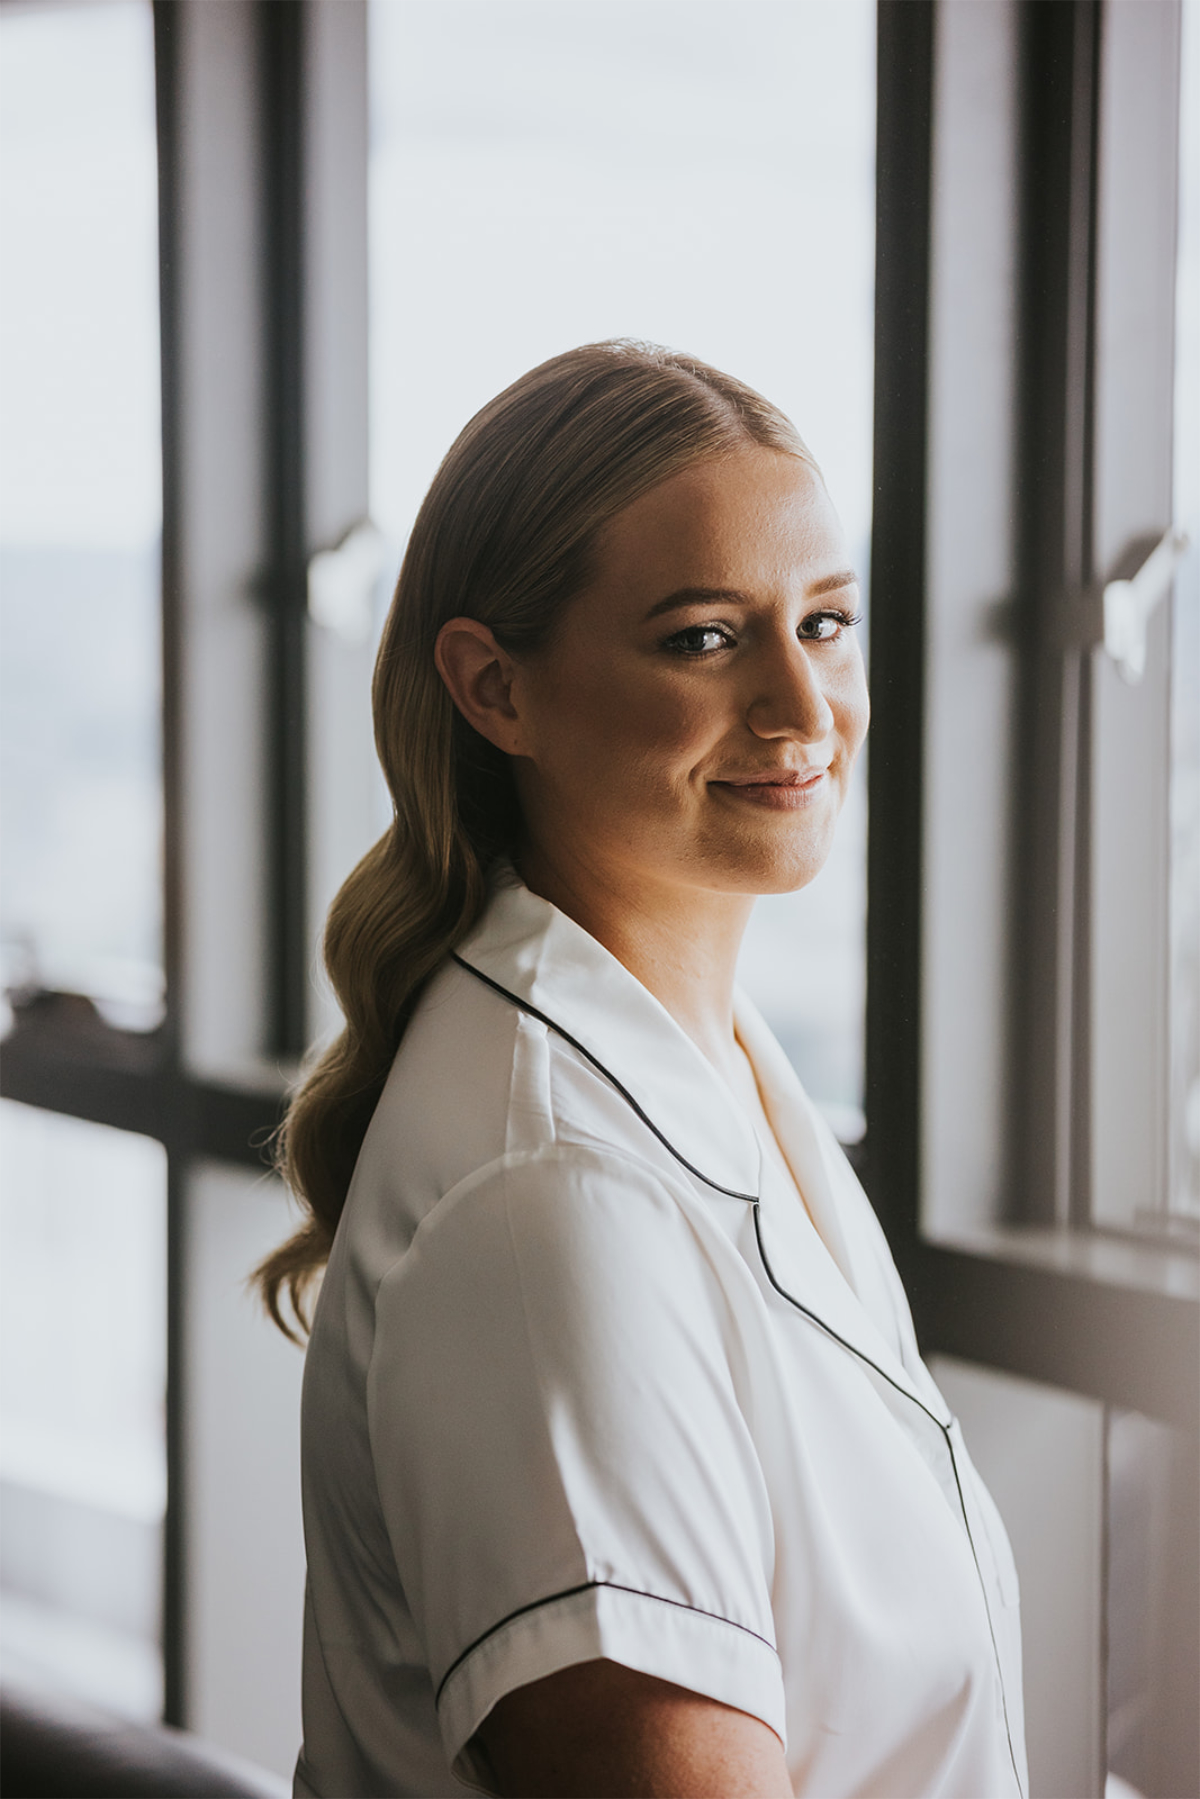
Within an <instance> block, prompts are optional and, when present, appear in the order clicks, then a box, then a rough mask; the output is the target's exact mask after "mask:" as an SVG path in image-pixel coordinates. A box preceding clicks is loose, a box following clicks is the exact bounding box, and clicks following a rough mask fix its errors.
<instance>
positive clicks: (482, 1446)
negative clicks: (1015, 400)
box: [260, 343, 1025, 1799]
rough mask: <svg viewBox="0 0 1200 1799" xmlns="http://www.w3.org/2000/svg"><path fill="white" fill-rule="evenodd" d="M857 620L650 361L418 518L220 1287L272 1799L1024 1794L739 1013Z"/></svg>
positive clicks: (777, 475) (811, 471) (814, 552)
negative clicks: (390, 805)
mask: <svg viewBox="0 0 1200 1799" xmlns="http://www.w3.org/2000/svg"><path fill="white" fill-rule="evenodd" d="M855 600H856V587H855V577H854V574H853V571H852V569H851V568H850V567H849V565H848V562H847V557H846V552H845V547H844V544H843V541H842V536H841V531H840V528H839V526H838V522H837V518H836V515H835V513H834V511H833V508H832V506H831V504H830V502H829V499H828V497H827V495H826V492H825V488H824V484H823V482H822V480H821V476H820V473H819V471H818V470H817V468H816V467H815V465H814V463H813V461H812V459H811V457H810V456H809V454H808V452H807V451H806V450H805V448H804V446H803V444H802V443H801V442H800V440H799V438H798V437H797V435H796V433H795V431H794V429H793V427H792V426H791V425H790V424H789V423H788V421H787V420H786V419H785V418H783V416H782V415H781V414H780V413H779V412H777V411H776V410H775V409H774V408H773V407H771V406H770V405H768V404H767V403H766V402H765V401H764V400H763V399H761V398H760V397H759V396H758V395H757V394H755V393H753V392H751V391H750V390H748V389H747V388H745V387H744V386H742V385H741V384H740V383H738V382H736V381H733V380H731V379H730V378H729V377H727V376H725V375H722V374H719V373H717V372H716V371H715V370H713V369H710V368H708V367H706V366H704V365H703V364H700V363H697V362H694V361H691V360H689V359H687V358H685V357H681V356H677V355H673V354H669V353H667V352H665V351H661V350H657V349H654V348H651V347H647V346H640V345H633V344H627V343H610V344H596V345H592V346H589V347H587V348H584V349H581V350H577V351H573V352H571V353H569V354H568V355H565V356H560V357H556V358H555V359H554V360H553V361H551V362H548V363H546V364H545V365H544V366H543V367H541V368H539V369H535V370H534V371H533V372H532V373H531V374H529V375H527V376H525V377H524V378H523V379H522V380H520V381H518V382H516V383H515V384H514V386H513V387H511V388H509V389H508V390H507V392H505V393H503V394H501V395H500V397H499V398H498V399H497V400H495V401H493V402H492V404H491V405H490V406H488V407H485V408H484V410H483V411H482V412H481V413H480V414H479V415H478V416H477V417H476V418H475V419H474V420H473V421H472V422H471V423H470V424H469V425H468V426H467V428H466V430H465V431H464V432H463V434H462V436H461V437H460V438H459V439H458V441H457V443H456V444H455V445H454V447H453V448H452V450H451V451H450V453H449V455H448V457H447V458H446V461H445V462H444V463H443V465H442V467H441V469H440V470H439V472H438V474H437V477H436V478H435V480H434V483H433V486H432V488H431V490H430V493H429V495H428V497H427V499H426V501H425V504H424V506H423V508H422V510H421V513H420V516H419V517H418V520H417V523H416V526H415V528H414V531H413V535H412V539H411V542H410V545H409V548H408V552H407V555H406V557H405V562H404V568H403V571H402V573H401V576H400V582H399V586H398V589H397V593H396V599H395V603H394V605H393V608H392V612H391V615H390V618H389V620H388V624H387V628H386V631H385V634H384V639H383V644H382V647H381V650H380V655H379V662H378V668H377V673H376V683H375V717H376V729H377V741H378V745H379V753H380V756H381V758H382V761H383V765H384V768H385V770H386V772H387V775H388V780H389V783H390V786H391V790H392V795H393V798H394V800H395V809H396V810H395V822H394V824H393V827H392V828H391V830H389V832H388V833H387V834H386V835H385V837H384V838H383V839H382V840H381V842H380V843H379V844H377V845H376V847H375V848H374V849H373V850H372V851H371V853H370V854H369V855H368V856H367V857H366V858H365V860H364V861H363V862H362V863H361V864H360V866H359V867H358V868H357V869H356V870H355V872H354V873H353V874H352V875H351V877H350V879H349V880H348V882H347V883H346V886H345V887H344V888H343V890H342V892H341V894H340V895H339V897H338V899H337V901H336V903H335V905H334V907H333V910H332V912H331V914H330V920H329V928H328V933H327V940H326V953H327V959H328V963H329V968H330V971H331V974H332V978H333V981H334V984H335V986H336V988H337V991H338V995H339V998H340V999H341V1002H342V1005H343V1008H344V1011H345V1015H346V1020H347V1023H346V1029H345V1032H344V1033H343V1035H342V1037H341V1038H340V1039H339V1040H338V1042H337V1043H336V1044H335V1045H334V1046H333V1048H332V1049H331V1050H330V1051H329V1052H328V1053H327V1055H326V1056H325V1058H324V1060H323V1061H322V1062H321V1063H320V1065H319V1066H318V1067H317V1069H316V1071H315V1072H314V1073H313V1074H312V1075H311V1076H310V1078H309V1080H308V1082H307V1084H306V1085H305V1087H304V1088H303V1089H302V1091H301V1092H300V1094H299V1096H298V1097H297V1099H296V1101H295V1103H294V1105H293V1107H292V1110H291V1113H290V1116H289V1119H288V1124H287V1131H286V1142H285V1152H286V1159H285V1172H286V1174H287V1176H288V1179H289V1180H290V1182H291V1184H292V1187H293V1189H294V1190H295V1191H296V1192H297V1193H298V1194H299V1195H300V1196H301V1197H302V1199H303V1200H304V1201H305V1202H306V1204H307V1206H308V1209H309V1216H308V1220H307V1222H306V1223H305V1225H304V1227H303V1228H302V1229H301V1230H300V1232H299V1233H298V1235H297V1236H296V1237H294V1238H293V1239H292V1241H291V1242H290V1243H288V1244H285V1245H284V1247H283V1248H282V1249H281V1250H280V1251H278V1252H277V1253H276V1254H275V1255H274V1256H273V1257H272V1258H270V1260H269V1261H268V1262H267V1263H266V1264H264V1267H263V1268H262V1270H260V1276H261V1279H262V1283H263V1287H264V1291H265V1294H266V1297H267V1300H268V1303H269V1305H270V1307H271V1309H272V1311H273V1312H274V1314H275V1316H276V1318H277V1320H279V1321H280V1322H282V1318H281V1314H280V1311H279V1303H280V1294H281V1291H282V1290H283V1289H284V1288H285V1287H286V1288H287V1289H288V1290H289V1291H290V1294H291V1298H292V1300H293V1302H294V1303H295V1304H296V1305H297V1306H298V1308H299V1309H300V1314H301V1317H302V1319H303V1300H304V1293H305V1288H306V1286H307V1284H308V1282H309V1280H310V1279H311V1277H312V1276H313V1274H314V1273H315V1272H316V1270H317V1269H318V1268H319V1267H320V1265H321V1264H322V1263H323V1262H324V1260H325V1258H326V1257H328V1267H327V1269H326V1272H325V1274H324V1278H323V1283H322V1288H321V1294H320V1300H319V1303H318V1305H317V1308H316V1315H315V1321H314V1324H313V1330H312V1338H311V1343H310V1347H309V1351H308V1365H307V1369H306V1375H305V1391H304V1419H303V1430H304V1501H305V1529H306V1538H307V1547H308V1558H309V1591H308V1603H307V1608H306V1635H305V1652H304V1716H305V1741H304V1748H303V1751H302V1753H301V1757H300V1762H299V1765H298V1769H297V1791H298V1792H299V1793H301V1794H308V1793H314V1794H322V1795H342V1796H344V1795H351V1794H353V1795H365V1794H399V1793H411V1794H422V1795H433V1794H442V1793H451V1792H455V1791H459V1790H461V1787H460V1785H459V1779H461V1780H464V1781H466V1782H468V1783H469V1784H474V1785H476V1786H480V1787H483V1788H484V1789H486V1790H493V1791H499V1792H501V1793H520V1794H555V1795H559V1796H562V1795H568V1794H610V1795H613V1794H687V1795H693V1796H694V1795H705V1794H711V1795H722V1796H724V1799H728V1796H729V1795H755V1796H757V1799H777V1796H782V1795H786V1794H791V1793H803V1794H814V1795H821V1796H823V1799H834V1796H836V1795H849V1794H872V1795H879V1796H881V1799H901V1796H902V1795H913V1796H914V1799H916V1796H917V1795H921V1796H925V1795H929V1794H934V1793H936V1794H939V1795H953V1796H958V1799H985V1796H990V1795H1017V1794H1018V1793H1021V1792H1023V1791H1024V1784H1025V1782H1024V1758H1023V1748H1022V1734H1021V1732H1022V1726H1021V1694H1020V1666H1019V1662H1020V1651H1019V1640H1018V1626H1017V1612H1016V1587H1015V1577H1014V1573H1013V1568H1012V1560H1011V1556H1010V1554H1009V1550H1008V1545H1007V1543H1006V1541H1005V1538H1004V1532H1003V1528H1002V1526H1001V1524H1000V1522H999V1519H998V1517H997V1515H996V1513H995V1510H994V1508H993V1507H992V1505H991V1502H990V1500H989V1499H988V1496H987V1494H986V1492H985V1491H984V1489H983V1487H982V1485H981V1483H980V1481H979V1479H978V1476H977V1475H976V1474H975V1473H974V1471H973V1469H972V1468H971V1465H970V1462H969V1460H968V1459H967V1456H966V1453H965V1451H964V1449H963V1446H962V1442H961V1439H960V1437H959V1434H958V1429H957V1426H956V1424H955V1423H954V1422H953V1420H952V1419H951V1418H950V1415H949V1413H948V1411H947V1409H946V1406H945V1402H944V1401H943V1400H942V1398H941V1395H940V1394H939V1392H938V1390H937V1388H936V1387H935V1386H934V1384H933V1382H932V1380H931V1379H930V1377H929V1375H928V1373H927V1372H926V1371H925V1369H924V1367H923V1366H922V1364H921V1362H920V1359H919V1357H918V1355H917V1350H916V1344H915V1341H914V1337H913V1332H912V1326H911V1323H910V1320H909V1315H908V1311H907V1307H906V1305H905V1301H904V1298H903V1294H902V1292H901V1290H900V1287H899V1283H898V1280H897V1277H896V1274H895V1271H894V1269H893V1266H892V1263H891V1261H890V1258H889V1256H888V1252H887V1249H886V1247H885V1245H884V1242H883V1239H882V1236H881V1233H880V1231H879V1228H878V1226H877V1224H876V1222H875V1219H874V1216H873V1214H872V1212H871V1209H870V1206H869V1204H868V1203H867V1200H866V1198H865V1196H864V1195H863V1193H862V1191H861V1189H860V1188H859V1187H858V1185H857V1183H856V1181H855V1179H854V1177H853V1175H852V1173H851V1171H850V1169H849V1167H848V1165H847V1163H846V1161H845V1158H844V1157H843V1155H842V1154H841V1151H840V1149H839V1148H838V1146H837V1144H836V1143H835V1141H834V1140H833V1138H832V1136H831V1135H830V1133H829V1131H828V1130H827V1128H826V1127H825V1126H824V1124H823V1123H822V1121H821V1120H820V1118H819V1117H818V1115H817V1114H816V1113H815V1112H814V1110H813V1109H812V1107H811V1105H810V1104H809V1102H808V1100H807V1099H806V1097H805V1095H804V1094H803V1092H802V1090H801V1089H800V1087H799V1084H798V1083H797V1081H796V1078H795V1076H794V1074H793V1073H792V1071H791V1068H790V1066H789V1065H788V1063H787V1061H786V1059H785V1058H784V1056H783V1055H782V1053H781V1051H780V1050H779V1048H778V1046H777V1045H776V1044H775V1042H774V1041H773V1039H772V1038H771V1036H770V1033H769V1032H768V1031H767V1029H766V1027H765V1025H764V1024H763V1022H762V1020H761V1018H759V1017H758V1016H757V1015H756V1014H755V1013H754V1011H753V1009H752V1008H751V1007H750V1006H749V1005H748V1003H747V1002H746V1001H745V1000H744V999H743V998H742V997H741V996H739V995H737V994H736V992H735V988H734V964H735V960H736V956H737V951H738V945H739V941H740V938H741V935H742V932H743V930H744V928H745V925H746V922H747V919H748V917H749V914H750V909H751V907H752V905H753V902H754V898H755V896H756V895H757V894H760V893H768V892H784V891H790V890H792V889H795V888H797V887H800V886H802V885H803V884H804V883H805V882H807V881H809V880H811V879H812V878H813V876H814V875H815V874H816V873H817V872H818V870H819V869H820V867H821V865H822V863H823V862H824V860H825V857H826V855H827V853H828V850H829V845H830V840H831V837H832V833H833V829H834V824H835V821H836V818H837V814H838V810H839V807H840V805H841V803H842V800H843V798H844V796H845V792H846V787H847V783H848V781H849V778H850V770H851V767H852V765H853V762H854V758H855V756H856V754H857V752H858V749H859V746H860V744H861V742H862V738H863V734H864V731H865V729H866V723H867V700H866V692H865V686H864V681H863V671H862V661H861V657H860V654H859V650H858V647H857V645H856V643H855V639H854V630H853V627H854V623H855V616H854V605H855ZM343 1207H344V1209H343ZM456 1777H458V1778H456Z"/></svg>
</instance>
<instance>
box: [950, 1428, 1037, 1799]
mask: <svg viewBox="0 0 1200 1799" xmlns="http://www.w3.org/2000/svg"><path fill="white" fill-rule="evenodd" d="M942 1429H943V1430H944V1431H945V1433H946V1448H947V1449H948V1450H949V1451H950V1466H951V1467H952V1468H953V1470H954V1485H955V1487H956V1489H957V1491H958V1505H959V1510H960V1511H961V1512H962V1520H963V1529H964V1530H965V1531H966V1533H967V1542H968V1543H969V1544H970V1545H971V1559H972V1561H973V1562H974V1563H975V1572H976V1574H977V1575H978V1576H979V1589H980V1592H981V1593H982V1594H983V1611H984V1616H985V1617H986V1618H987V1621H988V1636H989V1637H990V1638H991V1640H992V1654H993V1655H994V1656H995V1658H996V1670H997V1673H998V1674H999V1676H1000V1705H1001V1709H1002V1710H1003V1712H1004V1734H1005V1736H1006V1737H1007V1738H1008V1759H1009V1760H1010V1761H1011V1763H1012V1771H1013V1775H1014V1777H1015V1779H1016V1782H1017V1791H1018V1793H1020V1795H1021V1799H1025V1788H1024V1787H1023V1786H1022V1785H1021V1774H1020V1770H1019V1769H1018V1767H1017V1752H1016V1750H1015V1749H1014V1748H1013V1739H1012V1725H1011V1723H1010V1722H1009V1717H1008V1694H1007V1693H1006V1692H1005V1690H1004V1667H1003V1664H1002V1662H1001V1660H1000V1645H999V1644H998V1643H997V1641H996V1627H995V1625H994V1624H993V1623H992V1608H991V1606H990V1605H989V1604H988V1595H987V1581H986V1580H985V1579H984V1578H983V1569H982V1568H981V1567H980V1566H979V1551H978V1550H977V1549H976V1547H975V1537H974V1533H973V1532H972V1530H971V1521H970V1519H969V1518H968V1517H967V1501H966V1497H965V1495H964V1493H963V1487H962V1481H961V1480H960V1479H959V1475H958V1457H957V1456H956V1455H955V1453H954V1443H953V1441H952V1440H951V1436H950V1431H949V1427H948V1426H946V1425H943V1426H942ZM997 1580H999V1575H997Z"/></svg>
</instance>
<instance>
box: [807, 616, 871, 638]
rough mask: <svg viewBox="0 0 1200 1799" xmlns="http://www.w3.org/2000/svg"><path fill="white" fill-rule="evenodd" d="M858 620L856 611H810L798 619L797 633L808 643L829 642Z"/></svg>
mask: <svg viewBox="0 0 1200 1799" xmlns="http://www.w3.org/2000/svg"><path fill="white" fill-rule="evenodd" d="M858 622H859V615H858V614H857V613H856V612H810V613H809V615H808V617H807V618H805V619H802V620H801V621H800V630H799V635H800V636H801V637H803V638H806V639H807V640H808V642H809V643H829V642H830V641H831V640H832V639H833V638H835V637H840V636H841V634H842V632H843V631H849V630H850V629H851V628H852V627H853V626H854V625H856V624H858Z"/></svg>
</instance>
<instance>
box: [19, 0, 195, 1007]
mask: <svg viewBox="0 0 1200 1799" xmlns="http://www.w3.org/2000/svg"><path fill="white" fill-rule="evenodd" d="M0 40H2V48H3V56H2V58H0V233H2V235H3V240H4V246H5V255H4V259H3V263H2V264H0V379H2V381H3V389H4V398H5V428H4V432H3V438H2V440H0V582H2V586H0V603H2V607H3V612H2V621H0V622H2V628H3V639H4V658H3V673H2V676H0V700H2V702H3V712H2V714H0V716H2V720H3V722H2V725H0V780H2V783H3V797H4V831H3V848H4V858H3V878H2V882H0V937H2V939H3V950H4V970H3V973H4V981H5V985H6V986H9V987H13V986H15V987H17V988H20V987H22V986H26V987H28V986H32V985H44V986H49V987H57V988H63V989H67V990H73V991H81V992H85V993H91V994H93V995H95V996H96V997H98V998H101V999H104V1000H107V1001H109V1002H111V1004H112V1005H113V1007H114V1009H115V1018H114V1022H121V1023H128V1024H134V1025H139V1024H140V1025H152V1024H153V1023H154V1022H156V1019H157V1017H158V1015H159V1013H160V1011H161V1002H162V952H161V935H162V902H161V894H160V886H161V881H160V857H161V849H160V845H161V836H162V820H161V813H162V799H161V781H160V775H159V749H158V744H159V716H158V715H159V705H160V677H159V624H158V566H157V546H158V534H159V525H160V512H161V478H160V463H159V364H158V295H157V279H158V277H157V255H158V251H157V222H156V207H157V197H156V161H155V127H154V57H153V38H152V24H151V14H150V7H149V5H148V4H147V0H94V3H92V4H87V5H47V6H40V7H37V8H29V9H24V8H22V9H17V8H8V7H6V8H4V9H3V13H2V14H0Z"/></svg>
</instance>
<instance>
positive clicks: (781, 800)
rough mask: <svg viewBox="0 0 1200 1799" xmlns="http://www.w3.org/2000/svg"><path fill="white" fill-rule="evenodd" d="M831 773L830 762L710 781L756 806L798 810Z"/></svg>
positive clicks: (816, 793)
mask: <svg viewBox="0 0 1200 1799" xmlns="http://www.w3.org/2000/svg"><path fill="white" fill-rule="evenodd" d="M828 775H829V769H828V767H827V766H826V767H822V768H810V769H803V768H802V769H795V770H790V771H785V772H783V773H780V774H774V775H770V774H762V775H760V774H754V775H748V776H734V777H732V778H730V779H728V780H724V781H713V782H712V783H711V785H712V786H714V787H719V788H721V789H722V790H723V791H724V792H726V793H729V794H732V795H733V796H734V797H735V798H736V799H743V800H749V801H750V802H751V803H752V804H753V805H756V806H768V807H770V808H772V809H773V810H774V811H776V812H798V811H800V810H801V809H802V808H803V807H804V806H810V805H811V804H812V802H813V800H814V799H815V798H816V797H817V795H818V794H820V793H821V792H823V791H824V788H825V786H826V783H827V778H828Z"/></svg>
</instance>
